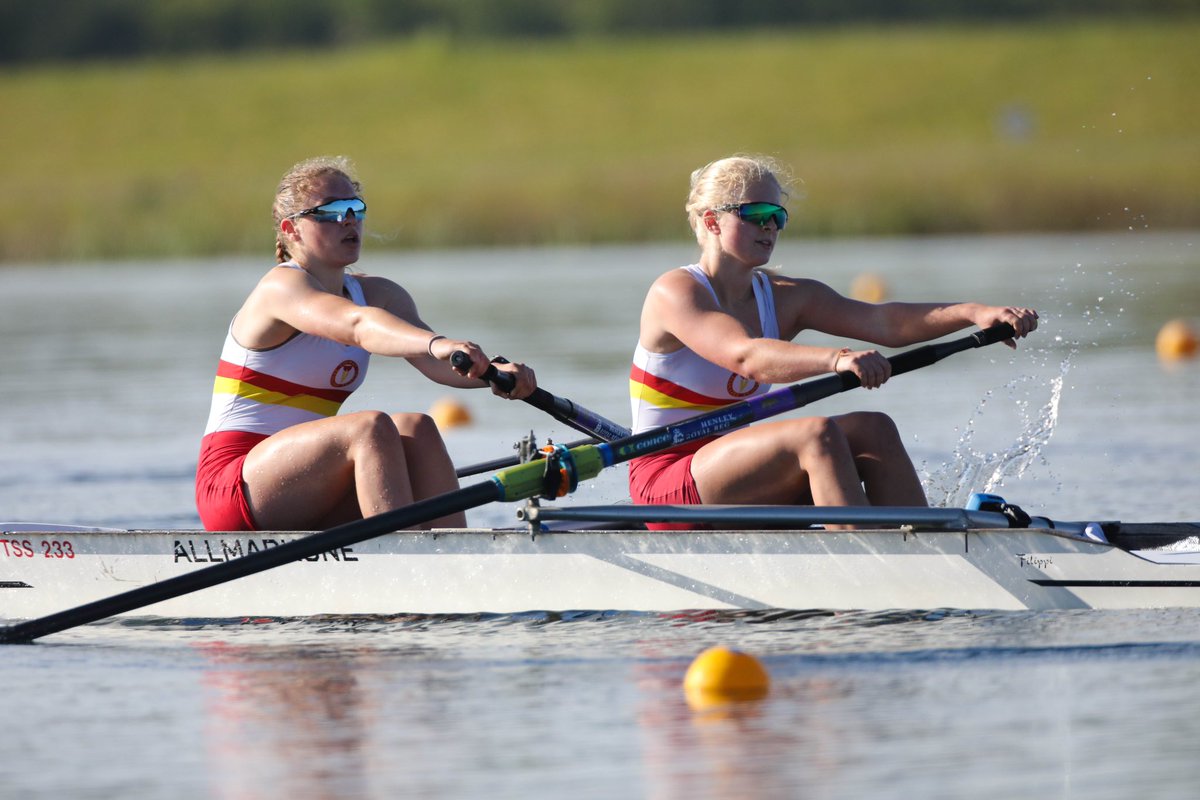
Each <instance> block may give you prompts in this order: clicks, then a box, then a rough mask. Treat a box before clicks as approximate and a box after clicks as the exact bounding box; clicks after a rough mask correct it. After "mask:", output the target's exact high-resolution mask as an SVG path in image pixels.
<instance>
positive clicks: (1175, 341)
mask: <svg viewBox="0 0 1200 800" xmlns="http://www.w3.org/2000/svg"><path fill="white" fill-rule="evenodd" d="M1198 348H1200V336H1197V334H1196V329H1195V328H1194V327H1192V326H1191V325H1189V324H1188V323H1187V322H1186V321H1185V320H1182V319H1173V320H1171V321H1170V322H1168V323H1167V324H1166V325H1163V326H1162V328H1161V329H1159V331H1158V336H1157V337H1156V338H1155V339H1154V349H1155V350H1156V351H1157V352H1158V357H1159V358H1160V359H1162V360H1163V361H1181V360H1183V359H1185V358H1194V357H1195V356H1196V351H1197V349H1198Z"/></svg>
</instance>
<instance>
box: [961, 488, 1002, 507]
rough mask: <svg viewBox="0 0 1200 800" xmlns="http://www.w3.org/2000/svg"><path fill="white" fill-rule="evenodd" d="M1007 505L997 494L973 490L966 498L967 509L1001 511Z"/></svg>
mask: <svg viewBox="0 0 1200 800" xmlns="http://www.w3.org/2000/svg"><path fill="white" fill-rule="evenodd" d="M1006 505H1008V503H1006V502H1005V501H1004V498H1003V497H1001V496H1000V495H998V494H987V493H986V492H975V493H973V494H972V495H971V496H970V497H969V498H967V505H966V509H967V511H1002V510H1003V508H1004V506H1006Z"/></svg>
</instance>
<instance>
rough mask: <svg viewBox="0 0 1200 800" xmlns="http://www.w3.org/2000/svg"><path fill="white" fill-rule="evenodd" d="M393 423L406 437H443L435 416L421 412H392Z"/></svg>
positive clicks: (423, 438)
mask: <svg viewBox="0 0 1200 800" xmlns="http://www.w3.org/2000/svg"><path fill="white" fill-rule="evenodd" d="M391 420H392V425H393V426H394V427H395V428H396V430H397V431H399V433H400V435H401V436H403V437H405V438H411V439H417V440H420V441H425V440H428V439H430V438H436V439H441V437H442V434H441V431H439V430H438V426H437V423H436V422H434V420H433V417H431V416H429V415H428V414H421V413H416V412H412V413H404V414H392V416H391Z"/></svg>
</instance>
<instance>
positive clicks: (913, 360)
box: [838, 322, 1017, 389]
mask: <svg viewBox="0 0 1200 800" xmlns="http://www.w3.org/2000/svg"><path fill="white" fill-rule="evenodd" d="M1016 335H1017V332H1016V331H1015V330H1013V326H1012V325H1009V324H1008V323H1007V322H1001V323H1000V324H999V325H993V326H992V327H990V328H984V329H983V330H981V331H976V332H975V333H973V334H971V335H970V336H964V337H963V338H961V339H955V340H953V341H949V342H939V343H937V344H927V345H925V346H924V347H917V348H914V349H912V350H908V351H905V352H903V353H899V354H897V355H894V356H892V357H891V358H889V359H888V363H889V364H891V365H892V375H903V374H904V373H906V372H912V371H913V370H917V369H921V368H922V367H928V366H929V365H930V364H935V363H937V362H938V361H941V360H942V359H943V358H945V357H946V356H949V355H953V354H954V353H961V352H962V351H963V350H971V349H973V348H976V347H985V346H987V345H989V344H995V343H996V342H1003V341H1006V340H1008V339H1011V338H1013V337H1014V336H1016ZM838 377H839V378H840V379H841V382H842V388H843V389H853V388H855V387H857V386H861V385H862V381H860V380H859V379H858V376H857V375H855V374H854V373H852V372H839V373H838Z"/></svg>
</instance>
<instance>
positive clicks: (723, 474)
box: [692, 417, 849, 503]
mask: <svg viewBox="0 0 1200 800" xmlns="http://www.w3.org/2000/svg"><path fill="white" fill-rule="evenodd" d="M830 453H837V454H845V455H846V456H848V455H849V453H848V451H847V444H846V441H845V437H844V436H843V434H842V432H841V430H840V429H839V428H838V426H837V425H836V424H834V423H833V421H832V420H830V419H829V418H828V417H802V418H800V419H789V420H778V421H775V422H767V423H763V424H760V425H755V426H753V427H750V428H743V429H742V430H739V431H734V432H733V433H729V434H726V435H724V436H722V437H720V438H719V439H716V440H714V441H712V442H709V443H708V444H706V445H705V446H704V447H702V448H700V450H698V451H697V452H696V455H695V456H694V457H693V459H692V477H693V478H694V479H695V481H696V487H697V489H698V490H699V491H700V496H701V498H703V500H704V502H706V503H794V502H797V497H799V496H802V495H804V494H807V492H808V474H807V472H806V471H805V463H804V462H805V461H807V460H810V459H812V458H817V457H821V458H823V457H825V456H827V455H828V454H830Z"/></svg>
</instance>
